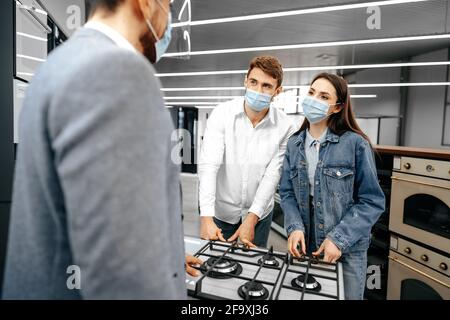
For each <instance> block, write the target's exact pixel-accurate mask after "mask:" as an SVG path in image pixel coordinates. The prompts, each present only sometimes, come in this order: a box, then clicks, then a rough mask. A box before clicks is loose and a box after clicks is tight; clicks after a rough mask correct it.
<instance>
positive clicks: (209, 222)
mask: <svg viewBox="0 0 450 320" xmlns="http://www.w3.org/2000/svg"><path fill="white" fill-rule="evenodd" d="M200 238H202V239H205V240H220V241H223V242H226V240H225V238H224V237H223V235H222V230H221V229H219V228H218V227H217V225H216V224H215V223H214V220H213V218H212V217H201V218H200Z"/></svg>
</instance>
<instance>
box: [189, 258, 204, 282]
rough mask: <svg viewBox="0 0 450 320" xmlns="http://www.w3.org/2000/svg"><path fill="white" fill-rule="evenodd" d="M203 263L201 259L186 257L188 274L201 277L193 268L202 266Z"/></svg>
mask: <svg viewBox="0 0 450 320" xmlns="http://www.w3.org/2000/svg"><path fill="white" fill-rule="evenodd" d="M202 264H203V261H202V260H200V259H199V258H196V257H194V256H191V255H188V254H187V255H186V263H185V267H186V272H187V273H188V274H190V275H191V276H194V277H197V276H199V275H200V272H199V271H197V269H195V268H193V266H195V265H202Z"/></svg>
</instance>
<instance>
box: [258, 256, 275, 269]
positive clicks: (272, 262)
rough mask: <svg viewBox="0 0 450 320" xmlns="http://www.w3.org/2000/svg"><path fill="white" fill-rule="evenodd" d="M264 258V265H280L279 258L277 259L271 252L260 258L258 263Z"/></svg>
mask: <svg viewBox="0 0 450 320" xmlns="http://www.w3.org/2000/svg"><path fill="white" fill-rule="evenodd" d="M263 259H264V265H266V266H269V267H278V266H279V265H280V263H279V262H278V260H277V259H275V256H273V255H271V254H266V255H264V256H263V257H262V258H259V260H258V264H261V262H262V260H263Z"/></svg>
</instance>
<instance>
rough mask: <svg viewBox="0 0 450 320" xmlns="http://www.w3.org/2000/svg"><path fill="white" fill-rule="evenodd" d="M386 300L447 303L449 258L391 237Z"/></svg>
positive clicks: (449, 293) (449, 289) (449, 282)
mask: <svg viewBox="0 0 450 320" xmlns="http://www.w3.org/2000/svg"><path fill="white" fill-rule="evenodd" d="M390 249H391V250H390V251H389V276H388V289H387V299H389V300H449V299H450V271H449V266H450V258H449V257H448V255H445V254H442V253H439V252H435V251H433V250H430V249H428V248H425V247H423V246H421V245H418V244H417V243H413V242H411V241H408V240H406V239H403V238H401V237H399V236H396V235H392V236H391V248H390Z"/></svg>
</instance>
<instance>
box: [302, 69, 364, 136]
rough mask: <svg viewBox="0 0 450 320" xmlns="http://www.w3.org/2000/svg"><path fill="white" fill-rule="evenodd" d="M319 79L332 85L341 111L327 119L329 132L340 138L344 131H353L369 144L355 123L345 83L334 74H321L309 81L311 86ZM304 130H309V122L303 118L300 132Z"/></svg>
mask: <svg viewBox="0 0 450 320" xmlns="http://www.w3.org/2000/svg"><path fill="white" fill-rule="evenodd" d="M319 79H325V80H328V81H329V82H330V83H331V84H332V85H333V87H334V89H335V90H336V95H337V102H336V103H337V104H340V105H341V111H339V112H337V113H334V114H332V115H331V116H329V117H328V122H327V125H328V128H329V129H330V130H331V132H333V133H334V134H337V135H339V136H341V135H342V134H344V133H345V132H346V131H353V132H355V133H357V134H359V135H361V136H362V137H363V138H364V139H366V140H367V141H368V142H369V143H370V139H369V137H368V136H367V135H366V134H365V133H364V132H363V131H362V130H361V128H360V127H359V125H358V123H357V122H356V119H355V114H354V113H353V109H352V104H351V101H350V92H349V90H348V85H347V81H345V80H344V78H342V77H340V76H337V75H335V74H331V73H327V72H323V73H320V74H318V75H316V76H315V77H314V79H313V81H311V85H312V84H313V83H314V82H316V80H319ZM306 129H309V121H308V119H306V118H305V120H304V121H303V123H302V126H301V127H300V131H303V130H306Z"/></svg>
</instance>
